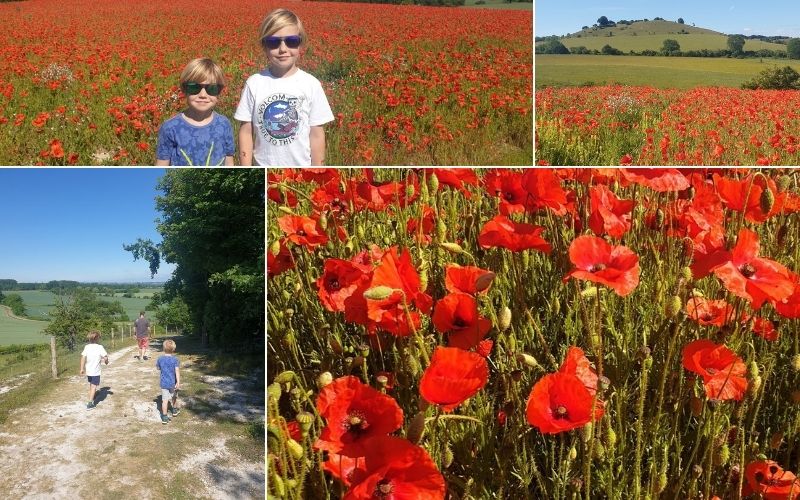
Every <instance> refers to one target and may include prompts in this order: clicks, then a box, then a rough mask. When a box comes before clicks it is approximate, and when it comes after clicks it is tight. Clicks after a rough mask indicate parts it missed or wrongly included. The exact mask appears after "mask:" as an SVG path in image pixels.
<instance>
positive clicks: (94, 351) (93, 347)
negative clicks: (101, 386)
mask: <svg viewBox="0 0 800 500" xmlns="http://www.w3.org/2000/svg"><path fill="white" fill-rule="evenodd" d="M81 356H86V375H87V376H88V377H96V376H99V375H100V362H101V361H102V360H103V357H104V356H108V353H107V352H106V350H105V348H104V347H103V346H101V345H100V344H86V346H85V347H84V348H83V352H82V353H81Z"/></svg>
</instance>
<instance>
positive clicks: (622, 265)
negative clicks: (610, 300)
mask: <svg viewBox="0 0 800 500" xmlns="http://www.w3.org/2000/svg"><path fill="white" fill-rule="evenodd" d="M569 260H570V262H572V263H573V264H574V265H575V267H576V269H574V270H572V271H570V272H569V273H568V274H567V275H566V276H564V282H566V281H567V280H569V278H570V277H574V278H578V279H584V280H588V281H593V282H595V283H600V284H602V285H606V286H608V287H610V288H612V289H613V290H614V291H615V292H617V294H618V295H621V296H623V297H624V296H626V295H628V294H629V293H631V292H632V291H633V290H634V288H636V287H637V286H638V285H639V256H637V255H636V254H635V253H633V251H631V249H629V248H628V247H625V246H622V245H620V246H615V247H612V246H611V245H609V244H608V243H607V242H606V241H605V240H604V239H603V238H599V237H597V236H579V237H577V238H575V240H574V241H573V242H572V243H570V245H569Z"/></svg>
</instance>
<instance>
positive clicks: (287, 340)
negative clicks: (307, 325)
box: [281, 330, 297, 349]
mask: <svg viewBox="0 0 800 500" xmlns="http://www.w3.org/2000/svg"><path fill="white" fill-rule="evenodd" d="M281 344H283V346H284V347H285V348H287V349H294V348H295V347H297V337H296V336H295V334H294V330H289V331H288V332H286V335H284V336H283V338H282V339H281Z"/></svg>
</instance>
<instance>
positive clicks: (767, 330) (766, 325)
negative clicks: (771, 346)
mask: <svg viewBox="0 0 800 500" xmlns="http://www.w3.org/2000/svg"><path fill="white" fill-rule="evenodd" d="M748 321H750V315H749V314H747V313H742V323H747V322H748ZM752 329H753V333H755V334H756V335H758V336H759V337H761V338H762V339H764V340H767V341H769V342H774V341H776V340H778V337H779V336H780V332H779V331H778V329H777V328H776V327H775V322H774V321H772V320H769V319H767V318H763V317H761V316H756V317H755V318H753V326H752Z"/></svg>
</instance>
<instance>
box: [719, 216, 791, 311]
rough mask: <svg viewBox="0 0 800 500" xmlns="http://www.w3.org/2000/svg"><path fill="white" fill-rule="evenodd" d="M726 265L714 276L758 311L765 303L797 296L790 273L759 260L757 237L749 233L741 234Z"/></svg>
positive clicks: (742, 232) (721, 266)
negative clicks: (794, 293) (794, 294)
mask: <svg viewBox="0 0 800 500" xmlns="http://www.w3.org/2000/svg"><path fill="white" fill-rule="evenodd" d="M725 255H726V257H727V259H726V261H725V262H724V263H723V264H722V265H719V266H716V267H714V269H713V272H714V274H715V275H716V276H717V277H718V278H719V279H720V280H722V282H723V283H724V284H725V288H726V289H728V291H729V292H731V293H733V294H734V295H736V296H738V297H742V298H743V299H746V300H748V301H751V302H752V307H753V309H758V308H759V307H761V304H763V303H764V301H765V300H767V299H769V300H772V301H776V302H779V301H782V300H783V299H786V298H788V297H789V296H790V295H792V293H793V292H794V283H793V282H792V280H791V278H790V276H789V270H788V269H786V268H785V267H784V266H783V265H781V264H779V263H777V262H775V261H773V260H769V259H764V258H761V257H758V235H757V234H756V233H754V232H753V231H750V230H749V229H746V228H743V229H741V230H740V231H739V237H738V239H737V240H736V246H735V247H734V248H733V250H732V251H731V252H730V253H729V254H725Z"/></svg>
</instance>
